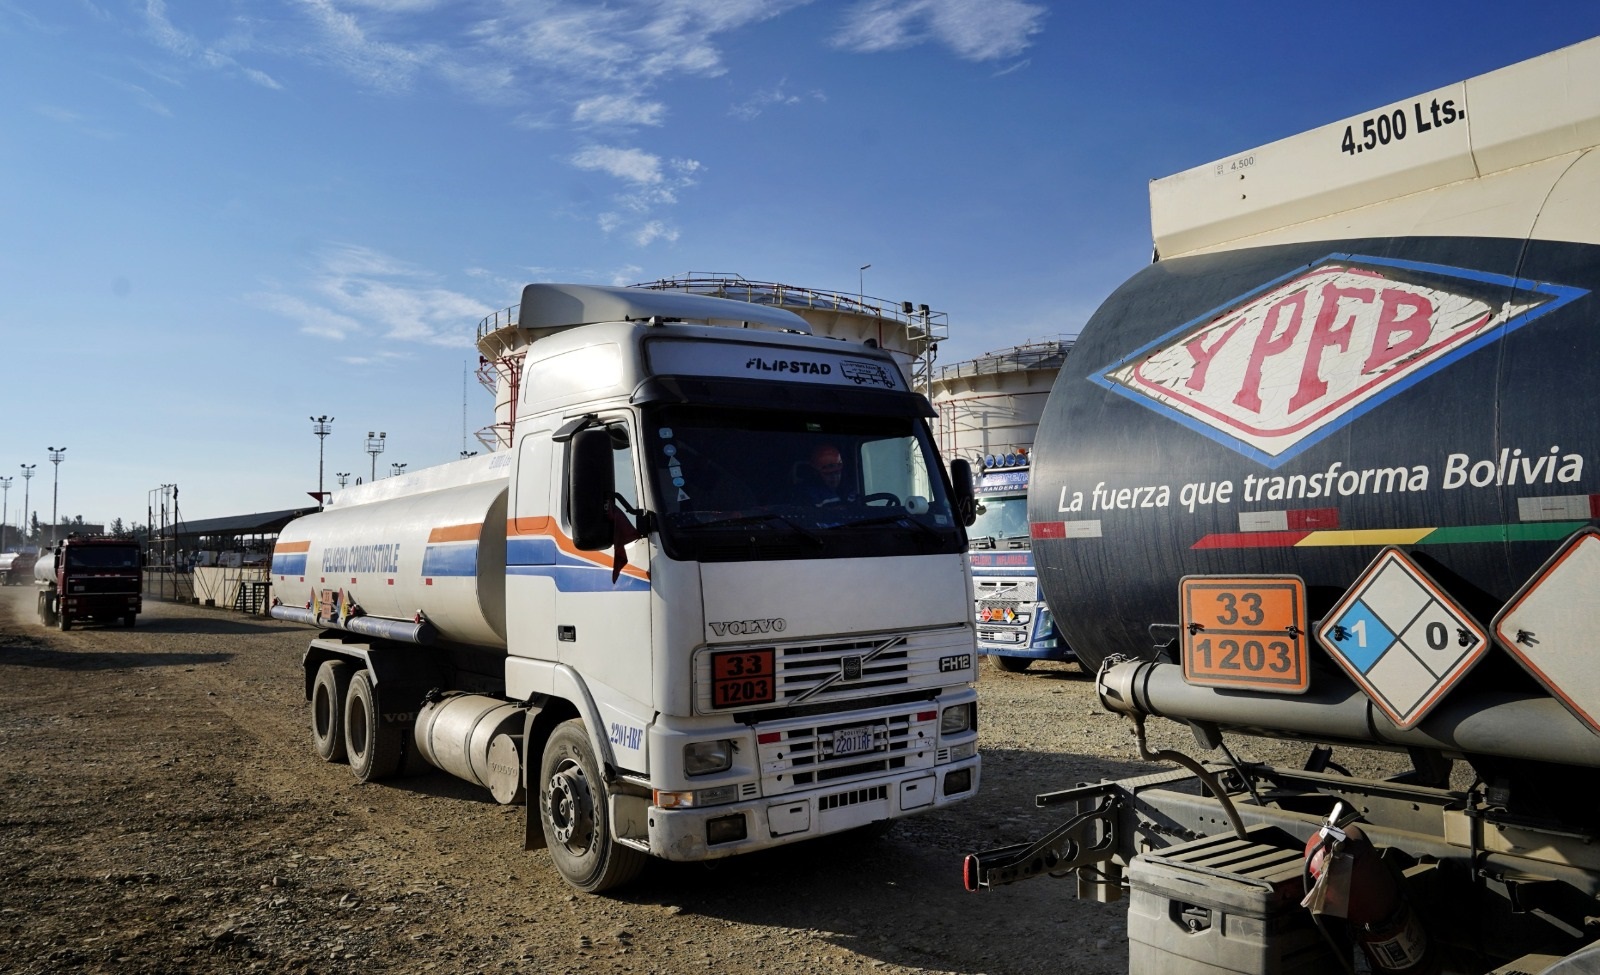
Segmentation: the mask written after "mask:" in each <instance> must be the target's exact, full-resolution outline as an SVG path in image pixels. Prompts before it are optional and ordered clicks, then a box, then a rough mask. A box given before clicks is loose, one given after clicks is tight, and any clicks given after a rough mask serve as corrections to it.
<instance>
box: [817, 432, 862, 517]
mask: <svg viewBox="0 0 1600 975" xmlns="http://www.w3.org/2000/svg"><path fill="white" fill-rule="evenodd" d="M809 466H810V472H811V474H812V475H813V476H811V477H809V478H807V481H806V484H805V493H806V496H807V497H808V498H810V500H811V503H812V504H816V505H824V504H834V503H837V502H840V501H853V500H855V495H854V494H853V493H851V491H850V489H849V487H848V486H847V485H846V484H845V483H844V458H843V457H841V456H840V454H839V448H838V447H835V446H834V445H833V444H827V443H825V444H818V445H817V446H816V447H815V448H814V449H813V450H812V451H811V461H810V465H809Z"/></svg>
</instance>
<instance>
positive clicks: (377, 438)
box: [367, 430, 388, 481]
mask: <svg viewBox="0 0 1600 975" xmlns="http://www.w3.org/2000/svg"><path fill="white" fill-rule="evenodd" d="M387 436H388V434H387V433H373V432H372V431H371V430H368V431H367V453H369V454H371V455H372V472H371V476H370V477H368V478H367V480H369V481H376V480H377V479H378V455H379V454H381V453H383V438H384V437H387Z"/></svg>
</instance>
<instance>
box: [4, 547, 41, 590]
mask: <svg viewBox="0 0 1600 975" xmlns="http://www.w3.org/2000/svg"><path fill="white" fill-rule="evenodd" d="M38 559H39V556H38V555H36V554H34V553H33V552H0V585H6V586H25V585H27V584H28V580H29V579H32V578H33V564H34V563H35V562H37V561H38Z"/></svg>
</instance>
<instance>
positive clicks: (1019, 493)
mask: <svg viewBox="0 0 1600 975" xmlns="http://www.w3.org/2000/svg"><path fill="white" fill-rule="evenodd" d="M1028 459H1029V454H1028V451H1027V450H1026V449H1022V450H1017V451H1012V452H1009V453H1004V454H985V455H984V457H983V465H982V470H981V472H980V474H981V476H980V477H979V480H978V485H977V492H978V520H977V521H976V522H974V523H973V525H972V528H971V529H970V531H969V532H968V537H969V538H970V539H971V549H970V552H971V561H972V596H973V603H974V607H973V608H974V610H975V611H976V614H977V620H978V653H980V654H982V655H984V656H986V657H988V658H989V662H990V663H991V664H993V665H994V666H996V667H998V668H999V669H1001V670H1004V671H1007V672H1009V673H1021V672H1022V671H1024V670H1027V669H1028V667H1029V666H1030V665H1032V664H1033V662H1034V661H1035V660H1071V659H1073V656H1072V650H1071V649H1070V648H1069V647H1068V646H1067V644H1066V641H1065V640H1063V639H1061V634H1060V633H1059V632H1058V631H1057V630H1056V627H1055V623H1054V621H1053V620H1052V618H1051V616H1050V609H1049V607H1047V606H1046V605H1045V603H1044V598H1043V596H1042V595H1041V594H1040V592H1039V586H1038V576H1037V573H1036V572H1035V571H1034V567H1033V539H1032V537H1031V536H1030V535H1029V531H1028V474H1029V470H1030V468H1029V466H1028Z"/></svg>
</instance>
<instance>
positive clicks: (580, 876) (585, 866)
mask: <svg viewBox="0 0 1600 975" xmlns="http://www.w3.org/2000/svg"><path fill="white" fill-rule="evenodd" d="M382 715H383V712H382V711H381V710H380V704H379V697H378V688H377V687H376V686H375V685H374V682H373V680H372V672H371V671H370V670H367V669H365V668H358V667H357V666H356V665H355V664H354V663H352V662H351V661H348V660H338V659H334V660H325V661H323V663H322V665H321V666H320V667H318V668H317V675H316V678H315V680H314V681H313V682H312V687H311V744H312V747H313V748H314V749H315V750H316V753H317V755H318V756H320V757H321V758H322V759H323V761H326V762H345V761H348V762H349V763H350V770H351V771H352V772H353V773H355V777H356V778H357V779H359V780H360V781H362V782H373V781H377V780H379V779H385V778H389V777H391V776H393V775H394V774H395V773H397V772H398V771H399V770H400V767H401V764H402V763H403V761H404V759H405V747H404V746H405V729H404V728H403V727H402V726H400V725H398V724H394V723H391V722H386V721H384V720H382ZM538 781H539V782H540V787H539V788H538V790H537V795H538V803H539V821H540V824H541V825H542V826H543V828H544V835H545V843H546V845H547V846H548V848H549V850H550V859H551V861H552V862H554V864H555V867H556V870H557V871H558V872H560V874H561V876H562V877H563V878H564V879H565V880H566V881H567V883H569V884H571V885H572V886H573V887H576V888H577V889H579V890H581V891H585V892H587V893H591V894H597V893H600V892H601V891H604V890H610V889H611V888H613V887H618V886H621V885H622V884H625V883H627V882H628V881H630V880H632V879H633V878H634V877H636V876H638V874H639V871H640V870H641V869H643V867H644V864H645V862H646V861H647V860H648V859H649V857H648V856H647V855H646V854H644V853H642V852H640V851H639V850H636V849H633V848H632V847H628V846H624V845H622V844H620V843H618V842H617V841H616V840H615V839H614V838H613V837H612V830H611V811H610V806H609V805H608V803H607V799H606V788H605V781H604V779H603V778H602V773H601V768H600V763H599V762H598V761H597V760H596V759H595V754H594V746H593V745H592V744H591V743H590V741H589V732H588V730H587V728H586V727H585V726H584V723H583V722H582V721H581V720H579V719H577V718H573V719H571V720H569V721H564V722H562V723H561V724H559V725H557V726H556V727H555V729H554V730H553V731H552V732H551V733H550V738H549V740H548V741H547V742H546V744H545V748H544V754H543V756H542V758H541V760H540V763H539V780H538ZM532 791H533V790H530V794H531V793H532Z"/></svg>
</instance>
